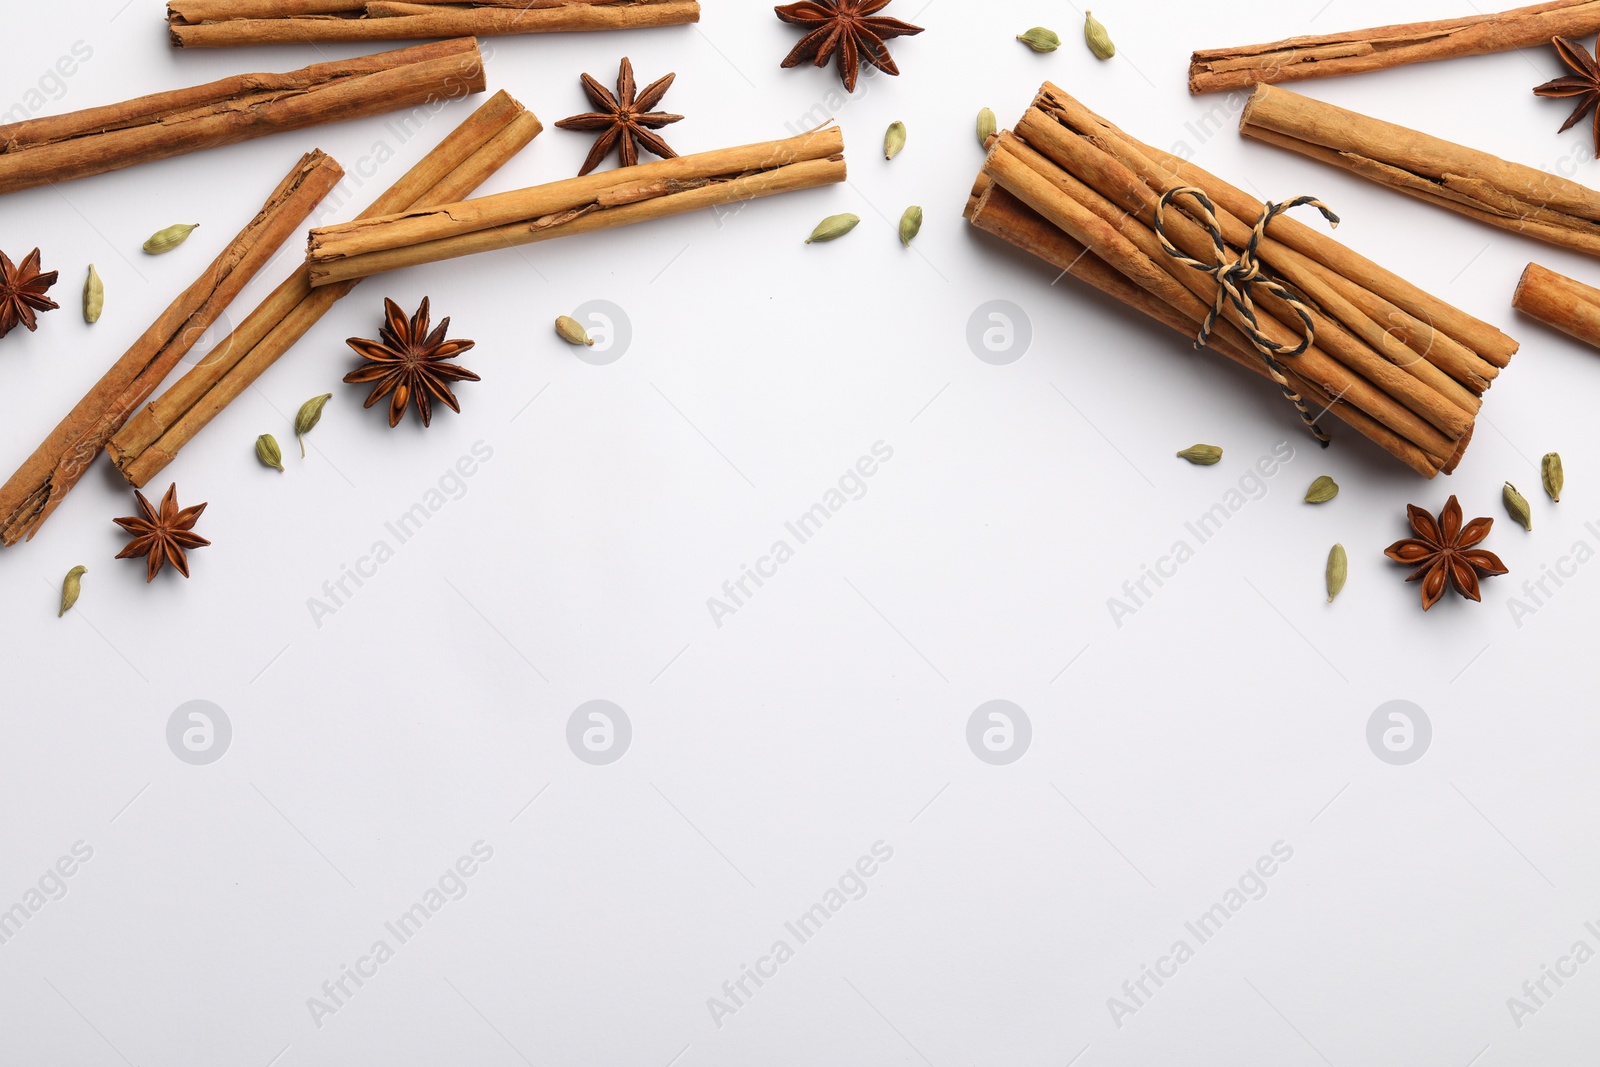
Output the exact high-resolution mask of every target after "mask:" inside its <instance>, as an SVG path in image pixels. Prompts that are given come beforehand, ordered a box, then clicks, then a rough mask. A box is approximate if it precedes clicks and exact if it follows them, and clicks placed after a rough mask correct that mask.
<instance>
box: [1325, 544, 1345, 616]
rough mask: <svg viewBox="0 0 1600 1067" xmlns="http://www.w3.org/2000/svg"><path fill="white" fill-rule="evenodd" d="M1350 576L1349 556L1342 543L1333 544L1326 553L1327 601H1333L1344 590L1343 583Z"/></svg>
mask: <svg viewBox="0 0 1600 1067" xmlns="http://www.w3.org/2000/svg"><path fill="white" fill-rule="evenodd" d="M1349 577H1350V557H1349V555H1347V554H1346V553H1345V550H1344V546H1343V545H1334V546H1333V549H1332V551H1330V552H1329V553H1328V603H1330V604H1332V603H1333V598H1334V597H1336V596H1338V595H1339V594H1340V593H1342V592H1343V591H1344V583H1345V581H1346V579H1348V578H1349Z"/></svg>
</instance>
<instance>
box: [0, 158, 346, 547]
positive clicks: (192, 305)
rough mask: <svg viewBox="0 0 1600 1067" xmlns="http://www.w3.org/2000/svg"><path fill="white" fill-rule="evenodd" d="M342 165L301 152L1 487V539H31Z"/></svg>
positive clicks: (334, 180) (7, 542) (325, 190)
mask: <svg viewBox="0 0 1600 1067" xmlns="http://www.w3.org/2000/svg"><path fill="white" fill-rule="evenodd" d="M343 175H344V170H343V169H342V168H341V167H340V166H339V164H338V163H336V162H334V160H333V158H332V157H330V156H327V155H324V154H323V153H322V152H320V151H318V152H311V153H310V154H308V155H306V156H304V157H302V158H301V160H300V162H299V163H297V164H296V165H295V167H294V169H293V170H291V171H290V172H289V174H288V176H287V177H285V178H284V179H283V181H282V182H281V183H279V185H278V187H277V189H275V190H274V191H273V193H272V195H271V196H269V197H268V198H267V202H266V205H265V206H264V207H262V209H261V211H260V212H259V213H258V214H257V215H256V216H255V218H253V219H251V220H250V221H249V222H248V223H247V224H246V225H245V227H244V229H243V230H241V231H240V232H239V234H238V236H236V237H235V238H234V239H233V240H232V241H231V242H230V243H229V244H228V246H227V247H226V248H224V249H223V250H222V253H221V254H220V255H218V256H217V258H216V260H214V261H213V262H212V264H211V265H210V266H209V267H207V268H206V270H205V272H204V273H203V274H201V276H200V278H199V280H197V281H196V282H195V283H194V284H193V285H191V286H189V288H188V289H186V290H184V292H183V293H181V294H180V295H179V296H178V298H177V299H176V300H174V301H173V302H172V304H171V305H170V306H169V307H168V308H167V310H166V311H164V312H163V313H162V314H161V316H160V317H159V318H157V319H156V321H155V322H154V323H153V324H152V325H151V326H150V328H149V329H148V330H146V331H145V332H144V334H143V335H142V336H141V337H140V338H139V339H138V340H137V341H135V342H134V343H133V346H132V347H131V348H129V349H128V351H127V352H126V353H125V354H124V355H123V356H122V358H121V359H119V360H117V362H116V363H115V364H113V365H112V367H111V369H110V370H108V371H107V372H106V373H105V374H104V375H103V376H102V377H101V379H100V381H99V382H97V383H95V385H94V387H93V388H92V389H90V390H89V392H88V393H87V394H85V395H84V397H83V399H82V400H80V401H79V402H78V403H77V405H75V406H74V407H73V409H72V411H71V412H69V413H68V414H67V416H66V418H64V419H62V420H61V422H60V424H59V425H57V426H56V428H55V429H54V430H52V431H51V432H50V435H49V436H48V437H46V438H45V439H44V442H43V443H42V444H41V445H40V446H39V447H38V448H37V449H35V450H34V453H33V455H32V456H30V457H29V458H28V459H27V461H26V462H24V463H23V464H22V466H21V467H19V468H18V469H17V472H16V473H15V474H13V475H12V476H11V478H10V479H9V480H8V481H7V482H6V483H5V485H4V486H0V545H14V544H16V543H17V542H18V541H20V540H22V539H23V538H24V537H26V538H27V539H29V540H32V539H33V535H34V534H35V533H37V532H38V530H39V526H40V525H41V524H42V523H43V522H44V520H45V519H47V518H49V517H50V513H51V512H53V511H55V509H56V508H57V506H59V505H60V503H61V501H62V499H63V498H64V497H65V496H66V494H67V493H68V491H70V490H71V489H72V487H73V486H74V485H76V484H78V481H79V479H81V478H82V477H83V474H84V472H85V471H87V470H88V469H89V465H90V464H91V463H93V462H94V460H95V458H96V457H97V456H99V455H100V453H101V451H102V450H103V449H104V448H105V446H106V442H107V441H109V440H110V439H111V436H112V434H114V433H115V432H116V431H117V430H118V429H119V428H120V427H121V426H122V424H123V423H124V422H125V421H126V420H127V418H128V416H129V415H130V414H131V413H132V412H133V411H134V410H135V409H136V408H138V406H139V405H140V404H143V403H144V402H145V401H146V400H148V399H149V398H150V396H151V394H152V393H154V392H155V391H156V388H157V387H158V386H160V384H161V380H162V379H163V378H165V377H166V376H167V374H168V373H169V372H170V371H171V370H172V368H173V367H175V366H176V365H177V363H178V361H179V360H180V359H182V358H183V357H184V356H185V355H186V354H187V353H188V352H189V350H190V349H191V348H192V347H194V344H195V342H196V341H198V340H199V339H200V336H201V335H202V334H203V333H205V331H206V330H207V329H208V328H209V327H210V326H211V325H212V324H213V323H215V322H216V321H217V319H218V317H219V316H220V315H221V314H222V312H223V310H224V309H225V308H227V306H228V305H229V304H230V303H232V302H233V299H234V297H236V296H238V295H239V292H240V290H242V289H243V288H244V287H245V285H246V284H247V283H248V282H249V281H250V280H251V279H252V278H254V277H255V275H256V274H257V273H258V272H259V271H260V270H261V268H262V267H264V266H265V265H266V263H267V261H268V260H269V259H270V258H271V257H272V255H273V253H275V252H276V251H277V250H278V248H279V247H280V246H281V245H282V244H283V242H284V241H285V240H287V239H288V237H289V235H290V234H292V233H293V232H294V231H295V230H297V229H298V228H299V227H300V226H301V224H302V223H304V222H305V220H306V218H307V217H309V216H310V214H311V211H312V209H313V208H314V207H316V205H317V204H318V203H319V202H320V201H321V200H322V198H323V197H324V196H326V195H327V194H328V192H329V191H330V190H332V189H333V187H334V186H335V185H337V184H338V182H339V179H340V178H341V177H343Z"/></svg>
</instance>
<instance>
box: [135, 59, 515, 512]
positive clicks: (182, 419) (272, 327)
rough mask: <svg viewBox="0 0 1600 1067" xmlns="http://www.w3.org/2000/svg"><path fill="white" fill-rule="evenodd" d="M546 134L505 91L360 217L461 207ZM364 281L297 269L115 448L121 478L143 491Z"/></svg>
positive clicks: (137, 421) (148, 408)
mask: <svg viewBox="0 0 1600 1067" xmlns="http://www.w3.org/2000/svg"><path fill="white" fill-rule="evenodd" d="M542 128H543V127H542V126H541V125H540V123H539V120H538V119H537V118H535V117H534V115H533V113H532V112H530V111H528V110H526V109H525V108H524V107H523V106H522V105H521V104H520V103H518V102H517V101H516V100H514V99H512V98H511V97H510V96H509V95H507V94H506V93H505V92H504V91H502V92H498V93H496V94H495V95H494V96H492V97H490V98H489V99H488V100H487V101H485V102H484V104H483V106H481V107H479V108H478V110H477V111H475V112H473V113H472V115H470V116H468V118H467V119H466V121H464V122H462V124H461V125H460V126H458V127H456V129H455V130H453V131H452V132H451V133H450V134H448V135H447V136H446V137H445V139H444V140H442V141H440V142H439V144H438V145H436V146H435V147H434V148H433V150H432V151H430V152H429V153H428V154H427V155H425V156H424V157H423V158H422V159H421V160H420V161H419V162H418V163H417V165H416V166H414V167H412V168H411V169H410V170H409V171H407V172H406V173H405V174H404V175H403V176H402V177H401V178H400V180H399V181H397V182H395V184H394V185H393V186H391V187H390V188H389V189H388V190H387V191H386V192H384V193H383V194H382V195H381V196H379V197H378V199H377V200H375V201H373V203H372V205H371V206H370V207H368V208H367V210H366V211H365V212H363V213H362V215H361V216H358V217H360V218H365V217H368V216H372V215H384V214H388V213H390V212H395V211H401V210H404V209H405V208H407V207H425V206H426V205H429V204H439V203H450V202H453V201H456V200H459V199H461V198H462V197H463V196H466V195H468V194H470V193H471V192H472V191H473V190H474V189H476V188H477V187H478V186H480V185H482V184H483V183H484V182H485V181H487V180H488V179H489V177H490V176H491V175H492V174H494V173H495V172H496V171H497V170H499V169H500V168H501V167H502V166H504V165H505V164H506V163H508V162H509V161H510V160H511V159H512V158H513V157H514V156H515V155H516V154H517V153H518V152H520V151H521V150H522V149H523V148H524V147H526V146H527V145H528V144H529V142H531V141H532V140H533V139H534V137H536V136H537V135H538V134H539V132H540V130H541V129H542ZM359 281H360V279H350V280H348V281H345V282H341V283H339V284H337V285H330V286H324V287H323V288H321V289H316V290H313V289H312V288H311V282H310V278H309V277H308V276H307V271H306V268H305V266H304V265H301V266H299V267H297V268H296V269H295V272H294V273H293V274H291V275H290V276H289V277H288V278H286V279H284V281H283V283H282V284H281V285H279V286H278V288H277V289H275V290H274V291H273V292H272V293H271V295H269V296H268V297H267V298H266V299H265V300H263V301H262V302H261V304H260V306H259V307H257V308H256V309H255V310H254V311H253V312H251V313H250V315H249V316H247V317H246V318H245V320H244V321H243V322H241V323H240V324H239V326H238V328H237V329H235V330H234V331H233V333H232V334H230V335H229V336H228V337H226V338H224V339H223V340H222V341H220V342H218V344H217V346H216V347H215V348H214V349H212V351H211V352H210V353H209V354H208V355H207V357H206V359H205V361H204V362H203V363H201V364H199V365H198V366H196V367H195V368H194V369H193V370H191V371H189V373H188V374H186V375H184V376H183V377H182V378H180V379H178V381H177V382H175V383H174V384H173V385H172V387H171V388H169V389H168V390H167V391H166V392H165V393H163V394H162V395H160V396H158V397H156V398H155V399H154V400H153V401H151V402H150V403H149V404H147V405H145V407H144V408H143V409H141V410H140V411H139V412H138V413H137V414H136V415H134V416H133V417H132V418H131V419H129V420H128V423H127V425H125V426H124V427H123V428H122V429H121V430H120V431H119V432H118V433H117V434H116V436H114V437H113V438H112V439H111V441H110V443H109V444H108V445H107V449H106V451H107V452H108V454H109V455H110V456H111V460H112V462H113V463H115V464H116V467H117V469H118V470H119V471H120V472H121V473H122V476H123V477H124V478H126V479H128V481H129V482H130V483H131V484H133V485H135V486H142V485H144V484H145V483H146V482H148V481H149V480H150V479H151V478H153V477H154V476H155V475H156V474H158V473H159V472H160V471H161V470H162V469H163V468H165V467H166V466H167V464H169V463H171V462H172V461H173V460H174V459H175V458H177V455H178V452H179V450H180V449H182V448H183V447H184V446H185V445H187V444H188V443H189V442H190V441H192V440H193V439H194V437H195V435H196V434H198V433H199V432H200V431H201V430H202V429H204V428H205V427H206V426H207V425H208V424H209V423H210V422H211V420H212V419H213V418H215V417H216V416H217V415H218V414H219V413H220V412H221V411H222V410H223V409H224V408H226V407H227V406H228V405H229V404H231V403H232V402H233V401H234V400H236V399H238V398H239V396H240V395H241V394H242V393H243V392H244V391H245V390H246V389H248V388H249V387H250V386H251V385H252V384H254V383H255V381H256V379H258V378H259V377H261V375H262V374H264V373H265V372H266V371H267V369H268V368H270V367H271V366H272V365H273V364H274V363H276V362H277V361H278V360H279V359H280V358H282V357H283V355H284V354H285V353H287V352H288V351H289V350H290V349H291V348H293V347H294V345H295V343H296V342H297V341H299V340H300V338H302V337H304V336H305V334H306V331H307V330H309V329H311V327H312V326H314V325H316V323H317V322H318V320H320V319H321V318H322V316H323V315H325V314H327V313H328V310H329V309H330V308H332V307H333V305H334V304H335V303H336V302H337V301H338V300H339V299H340V298H342V297H344V296H345V295H346V294H348V293H349V292H350V291H351V290H353V289H354V288H355V287H356V285H357V284H358V283H359Z"/></svg>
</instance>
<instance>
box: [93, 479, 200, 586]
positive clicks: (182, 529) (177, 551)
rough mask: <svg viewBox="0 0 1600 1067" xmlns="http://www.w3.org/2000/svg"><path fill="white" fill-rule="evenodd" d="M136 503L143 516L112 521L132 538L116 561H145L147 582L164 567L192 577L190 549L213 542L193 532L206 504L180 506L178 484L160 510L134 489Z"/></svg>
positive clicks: (171, 488) (168, 493) (163, 499)
mask: <svg viewBox="0 0 1600 1067" xmlns="http://www.w3.org/2000/svg"><path fill="white" fill-rule="evenodd" d="M133 498H134V502H135V503H136V504H138V505H139V511H140V514H138V515H129V516H127V517H125V518H121V519H112V520H111V521H112V522H114V523H116V524H117V525H118V526H120V527H122V529H123V530H124V531H126V532H127V533H130V534H132V535H133V540H132V541H129V542H128V544H127V545H126V546H125V547H124V548H123V550H122V551H121V552H118V553H117V556H116V558H117V559H134V558H137V557H139V556H143V557H144V559H145V579H144V580H145V581H146V582H153V581H155V580H156V575H157V574H159V573H161V568H162V567H163V566H165V565H166V564H168V563H170V564H172V569H173V570H175V571H177V572H178V573H179V574H181V575H183V576H184V577H185V578H187V577H189V549H191V548H204V547H205V546H206V545H209V544H210V543H211V542H210V541H207V540H206V539H205V538H204V537H201V536H200V535H199V534H197V533H195V532H194V525H195V523H196V522H198V521H199V520H200V515H201V513H202V512H204V511H205V510H206V505H205V504H196V505H194V506H193V507H187V508H179V507H178V483H176V482H173V483H172V485H171V486H170V487H168V489H167V493H166V495H165V496H163V497H162V498H161V507H160V508H159V509H158V508H155V507H153V506H151V504H150V501H149V499H148V498H147V497H146V496H145V495H144V494H143V493H141V492H140V491H139V490H137V489H135V490H134V491H133Z"/></svg>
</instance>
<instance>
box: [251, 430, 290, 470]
mask: <svg viewBox="0 0 1600 1067" xmlns="http://www.w3.org/2000/svg"><path fill="white" fill-rule="evenodd" d="M256 458H257V459H259V460H260V461H261V462H262V464H263V465H264V466H268V467H276V468H277V469H278V470H280V471H281V470H283V449H281V448H279V447H278V439H277V438H276V437H273V436H272V435H271V434H270V433H264V434H262V435H261V436H260V437H258V438H256Z"/></svg>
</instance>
